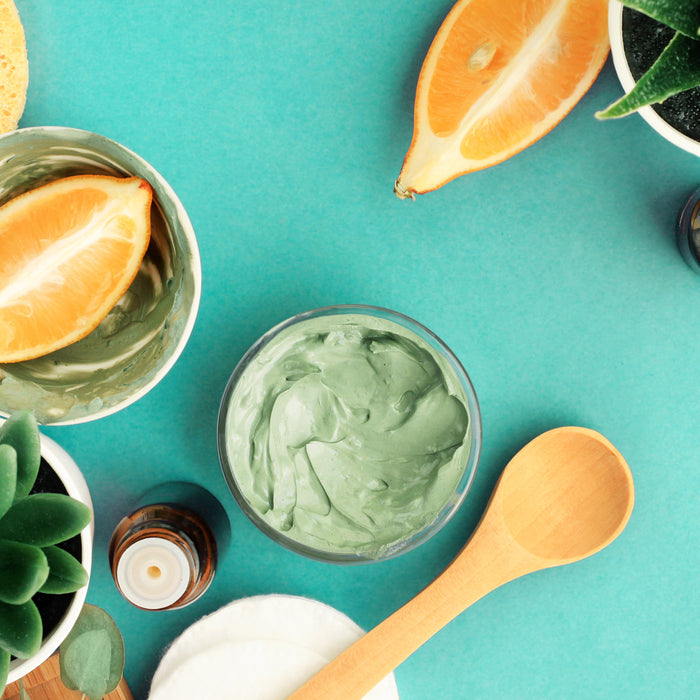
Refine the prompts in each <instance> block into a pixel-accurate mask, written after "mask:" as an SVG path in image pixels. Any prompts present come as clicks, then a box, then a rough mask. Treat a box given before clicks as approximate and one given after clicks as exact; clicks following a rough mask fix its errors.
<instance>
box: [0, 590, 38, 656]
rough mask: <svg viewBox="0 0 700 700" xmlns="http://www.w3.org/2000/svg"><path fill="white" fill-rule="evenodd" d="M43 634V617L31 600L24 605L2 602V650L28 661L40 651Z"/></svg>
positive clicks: (0, 625)
mask: <svg viewBox="0 0 700 700" xmlns="http://www.w3.org/2000/svg"><path fill="white" fill-rule="evenodd" d="M42 634H43V628H42V624H41V615H39V610H38V608H37V607H36V605H35V604H34V603H33V602H32V601H31V600H29V601H27V602H26V603H22V605H9V604H8V603H2V602H0V648H2V649H5V650H6V651H8V652H9V653H10V654H12V655H13V656H17V657H19V658H20V659H28V658H30V657H31V656H34V654H36V653H37V652H38V651H39V647H40V646H41V638H42Z"/></svg>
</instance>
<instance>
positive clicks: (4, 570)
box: [0, 540, 49, 605]
mask: <svg viewBox="0 0 700 700" xmlns="http://www.w3.org/2000/svg"><path fill="white" fill-rule="evenodd" d="M48 576H49V562H48V560H47V557H46V555H45V554H44V552H42V551H41V549H39V547H34V546H33V545H30V544H23V543H21V542H9V541H8V540H0V601H2V602H3V603H10V604H11V605H20V604H21V603H26V602H27V601H28V600H31V599H32V598H33V597H34V594H35V593H36V592H37V591H38V590H39V589H40V588H41V587H42V586H43V585H44V584H45V583H46V580H47V578H48Z"/></svg>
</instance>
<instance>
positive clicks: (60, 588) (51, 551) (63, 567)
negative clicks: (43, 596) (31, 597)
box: [39, 546, 88, 595]
mask: <svg viewBox="0 0 700 700" xmlns="http://www.w3.org/2000/svg"><path fill="white" fill-rule="evenodd" d="M44 554H45V555H46V559H47V560H48V567H49V572H48V578H47V579H46V580H45V582H44V584H43V585H42V587H41V588H40V589H39V590H40V592H41V593H51V594H54V595H56V594H60V593H74V592H75V591H77V590H78V589H79V588H82V587H83V586H84V585H86V584H87V582H88V574H87V571H85V569H84V568H83V565H82V564H81V563H80V562H79V561H78V560H77V559H76V558H75V557H74V556H73V555H72V554H69V553H68V552H66V551H65V550H63V549H60V548H59V547H54V546H52V547H45V548H44Z"/></svg>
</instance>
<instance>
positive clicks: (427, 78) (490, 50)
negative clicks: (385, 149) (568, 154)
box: [394, 0, 609, 197]
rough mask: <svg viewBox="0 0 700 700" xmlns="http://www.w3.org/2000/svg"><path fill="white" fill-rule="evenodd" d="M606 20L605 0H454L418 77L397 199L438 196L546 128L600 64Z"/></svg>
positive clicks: (570, 104)
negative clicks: (450, 184) (439, 190)
mask: <svg viewBox="0 0 700 700" xmlns="http://www.w3.org/2000/svg"><path fill="white" fill-rule="evenodd" d="M607 18H608V0H460V2H458V3H457V4H456V5H455V6H454V7H453V8H452V10H451V12H450V13H449V15H448V16H447V18H446V19H445V21H444V22H443V24H442V26H441V27H440V29H439V30H438V33H437V34H436V36H435V39H434V40H433V43H432V45H431V47H430V50H429V51H428V55H427V56H426V59H425V62H424V63H423V67H422V69H421V73H420V76H419V78H418V87H417V90H416V101H415V109H414V128H413V141H412V142H411V146H410V148H409V151H408V153H407V155H406V159H405V161H404V164H403V168H402V170H401V174H400V175H399V178H398V180H397V181H396V185H395V188H394V191H395V192H396V194H397V195H398V196H399V197H413V196H414V195H415V194H420V193H423V192H428V191H430V190H435V189H437V188H438V187H441V186H442V185H444V184H445V183H446V182H449V181H450V180H452V179H454V178H456V177H458V176H459V175H463V174H464V173H468V172H473V171H475V170H480V169H482V168H487V167H489V166H491V165H495V164H496V163H500V162H501V161H503V160H505V159H506V158H509V157H510V156H512V155H514V154H515V153H518V152H519V151H521V150H523V149H524V148H526V147H527V146H529V145H530V144H532V143H533V142H535V141H536V140H537V139H539V138H540V137H542V136H544V135H545V134H546V133H547V132H548V131H550V129H552V128H553V127H554V126H555V125H556V124H558V123H559V122H560V121H561V120H562V119H563V118H564V116H565V115H566V114H567V113H568V112H569V111H570V110H571V109H572V108H573V106H574V105H575V104H576V103H577V102H578V101H579V100H580V99H581V97H583V95H584V94H585V92H586V91H587V90H588V88H589V87H590V86H591V84H592V83H593V81H594V80H595V78H596V76H597V75H598V73H599V72H600V69H601V68H602V66H603V64H604V63H605V59H606V57H607V55H608V50H609V40H608V25H607Z"/></svg>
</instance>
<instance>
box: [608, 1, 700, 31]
mask: <svg viewBox="0 0 700 700" xmlns="http://www.w3.org/2000/svg"><path fill="white" fill-rule="evenodd" d="M622 4H623V5H625V6H626V7H631V8H632V9H633V10H639V12H642V13H643V14H645V15H648V16H649V17H652V18H653V19H655V20H657V21H659V22H661V23H662V24H665V25H667V26H669V27H671V29H675V30H676V31H677V32H681V34H685V35H686V36H689V37H697V36H698V29H700V3H699V2H698V1H697V0H622Z"/></svg>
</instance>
